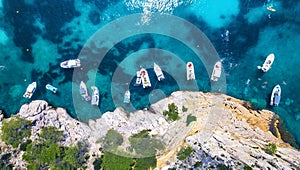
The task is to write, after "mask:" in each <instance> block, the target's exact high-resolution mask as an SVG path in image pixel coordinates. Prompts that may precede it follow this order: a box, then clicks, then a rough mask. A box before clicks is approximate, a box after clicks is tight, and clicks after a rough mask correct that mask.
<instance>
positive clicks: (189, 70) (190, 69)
mask: <svg viewBox="0 0 300 170" xmlns="http://www.w3.org/2000/svg"><path fill="white" fill-rule="evenodd" d="M186 79H187V80H195V71H194V64H193V63H192V62H188V63H187V64H186Z"/></svg>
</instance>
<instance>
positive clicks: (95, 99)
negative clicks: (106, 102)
mask: <svg viewBox="0 0 300 170" xmlns="http://www.w3.org/2000/svg"><path fill="white" fill-rule="evenodd" d="M91 89H92V91H93V95H92V100H91V104H92V105H95V106H98V105H99V90H98V88H97V87H96V86H91Z"/></svg>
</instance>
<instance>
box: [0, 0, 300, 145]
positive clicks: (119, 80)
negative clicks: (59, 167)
mask: <svg viewBox="0 0 300 170" xmlns="http://www.w3.org/2000/svg"><path fill="white" fill-rule="evenodd" d="M267 6H273V7H274V8H275V9H276V12H271V11H268V10H267V9H266V8H267ZM299 10H300V4H299V3H297V1H292V0H287V1H276V0H274V1H271V0H267V1H263V0H260V1H259V0H253V1H250V0H247V1H239V0H228V1H222V0H214V1H212V0H211V1H208V0H196V1H189V0H188V1H184V0H173V1H155V0H154V1H147V0H138V1H133V0H119V1H118V0H110V1H109V0H94V1H91V0H69V1H61V0H52V1H51V2H50V1H44V0H41V1H34V0H2V1H0V16H1V20H0V23H1V25H0V65H1V66H3V67H0V94H1V95H0V109H3V110H4V111H5V112H6V114H7V115H6V116H10V115H11V114H15V113H17V112H18V110H19V108H20V106H21V105H22V104H24V103H27V102H30V101H31V100H37V99H43V100H47V101H48V102H49V103H50V104H51V105H53V106H54V107H64V108H66V109H67V110H68V112H69V113H70V114H71V115H72V116H73V117H74V118H78V119H79V120H81V121H83V122H86V121H88V120H89V119H95V118H98V117H100V116H101V114H102V113H104V112H106V111H112V110H114V109H115V108H116V107H119V106H121V107H124V108H125V109H127V110H129V111H132V110H134V109H143V108H145V107H147V106H149V105H150V104H151V103H154V102H156V101H158V100H159V99H161V98H164V97H166V96H168V95H170V94H171V93H172V92H173V91H177V90H194V91H198V90H200V91H205V92H209V91H212V88H211V84H210V82H209V74H210V73H209V74H208V73H207V70H206V68H205V67H204V64H203V63H202V61H201V60H200V59H199V58H198V57H197V55H196V54H195V52H194V51H193V50H192V49H191V47H189V45H188V44H186V43H185V42H182V41H179V40H177V39H175V38H173V37H171V36H167V35H162V34H151V33H145V34H137V35H131V36H129V37H126V38H125V39H121V40H120V41H119V42H117V43H115V44H110V42H103V46H101V45H100V44H99V43H98V42H97V41H93V39H92V36H93V35H94V34H95V33H96V32H97V31H99V30H101V29H102V28H105V27H106V26H107V25H109V24H110V23H111V22H113V21H116V20H118V19H120V18H122V17H125V16H128V15H130V14H137V13H144V14H145V15H144V18H141V23H139V24H147V22H150V23H151V19H153V18H151V13H162V14H171V15H174V16H177V17H180V18H181V19H184V20H186V21H188V22H190V23H191V24H193V25H194V26H196V27H197V28H198V29H199V30H201V31H202V32H203V33H204V34H205V35H206V36H207V38H208V39H209V40H210V42H211V43H212V45H213V46H214V47H215V49H216V52H217V53H218V55H219V57H220V58H221V59H222V61H223V66H224V70H223V74H224V75H225V78H226V84H225V85H226V91H224V92H225V93H226V94H228V95H231V96H234V97H237V98H240V99H244V100H247V101H250V102H252V103H253V104H254V105H256V106H257V107H259V108H264V109H269V110H272V111H274V112H275V113H277V114H279V115H280V116H281V118H282V120H283V121H284V123H285V126H286V127H287V129H288V130H289V131H290V132H291V133H292V134H293V135H294V136H295V138H296V140H297V142H298V144H300V131H299V130H298V129H299V128H300V105H299V103H300V99H299V97H298V95H300V90H299V82H300V76H299V74H298V71H299V70H300V67H299V66H300V65H299V63H300V58H299V54H300V46H299V41H300V34H299V30H300V16H299V13H298V12H297V11H299ZM152 17H153V16H152ZM120 29H122V30H127V31H128V33H130V32H131V30H130V25H126V24H123V25H122V27H121V28H120ZM156 29H158V30H162V31H166V32H170V33H171V32H172V31H173V29H174V27H173V28H170V27H169V26H168V23H162V24H161V25H160V28H156ZM177 29H181V30H182V32H181V33H180V34H182V35H184V34H189V30H186V29H185V26H184V25H178V28H177ZM227 30H228V31H229V34H228V36H227V37H226V36H225V33H226V31H227ZM107 34H108V35H110V34H111V35H114V34H115V35H118V32H117V31H111V32H107ZM108 46H112V48H109V49H106V48H104V47H108ZM106 51H107V52H106ZM104 52H105V54H104V57H103V58H101V62H100V63H99V64H97V62H96V61H94V60H95V59H98V60H100V59H99V58H97V56H99V55H100V54H101V55H102V54H103V53H104ZM269 53H274V54H275V62H274V64H273V67H272V68H271V69H270V71H269V72H267V73H265V74H262V73H261V72H260V71H259V70H257V68H256V66H257V65H261V64H262V63H263V61H264V59H265V57H266V56H267V55H268V54H269ZM78 57H79V58H80V59H81V60H82V67H81V68H78V69H76V70H75V72H76V73H77V74H78V76H76V77H74V72H73V71H74V70H66V69H62V68H60V67H59V63H60V62H62V61H64V60H67V59H70V58H78ZM91 59H93V60H91ZM187 61H193V62H194V64H195V71H196V82H189V83H187V82H186V81H184V80H180V79H178V78H176V76H175V75H182V78H183V79H184V78H185V65H184V63H186V62H187ZM153 62H157V63H158V64H159V65H160V66H161V67H162V69H163V70H164V73H165V75H166V80H164V81H162V82H157V81H156V79H155V75H154V72H153V70H152V69H151V67H153V66H152V65H153ZM140 66H143V67H145V68H147V70H148V72H149V74H150V79H151V82H152V88H151V89H146V90H144V89H142V88H141V87H135V86H133V84H134V82H135V72H136V70H138V69H139V68H140ZM179 77H180V76H179ZM248 79H249V80H250V83H249V85H246V82H247V80H248ZM81 80H82V81H84V82H86V83H87V86H88V87H90V86H91V85H94V84H95V85H96V86H98V87H99V89H100V93H101V100H100V106H99V107H92V106H91V105H90V104H89V103H87V102H84V101H83V100H82V99H81V96H80V95H79V93H78V92H79V91H78V84H79V81H81ZM32 81H36V82H37V84H38V88H37V90H36V92H35V93H34V95H33V97H32V99H31V100H27V99H25V98H23V97H22V95H23V93H24V92H25V90H26V87H27V85H28V84H29V83H31V82H32ZM47 83H50V84H52V85H54V86H56V87H58V89H59V92H58V94H52V93H51V92H50V91H47V90H46V89H45V87H44V86H45V85H46V84H47ZM276 84H280V85H281V87H282V99H281V103H280V105H279V106H278V107H276V108H271V107H269V106H268V103H269V96H270V93H271V90H272V88H273V87H274V86H275V85H276ZM128 88H129V89H130V90H131V94H132V95H131V97H132V105H131V106H126V105H124V104H123V103H122V101H123V94H124V92H125V90H127V89H128ZM90 92H91V90H90Z"/></svg>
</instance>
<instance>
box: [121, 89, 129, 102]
mask: <svg viewBox="0 0 300 170" xmlns="http://www.w3.org/2000/svg"><path fill="white" fill-rule="evenodd" d="M123 102H124V103H130V91H129V90H126V92H125V94H124V101H123Z"/></svg>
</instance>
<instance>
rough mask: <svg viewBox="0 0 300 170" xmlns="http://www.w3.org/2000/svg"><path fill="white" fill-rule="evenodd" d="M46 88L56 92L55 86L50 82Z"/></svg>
mask: <svg viewBox="0 0 300 170" xmlns="http://www.w3.org/2000/svg"><path fill="white" fill-rule="evenodd" d="M46 89H47V90H50V91H52V92H53V93H56V92H57V88H56V87H54V86H52V85H51V84H47V85H46Z"/></svg>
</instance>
